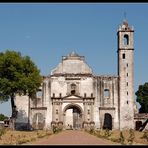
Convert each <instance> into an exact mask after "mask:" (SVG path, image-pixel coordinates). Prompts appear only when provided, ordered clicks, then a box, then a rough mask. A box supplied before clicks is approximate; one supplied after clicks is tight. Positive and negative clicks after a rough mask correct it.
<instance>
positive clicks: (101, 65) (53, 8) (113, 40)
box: [0, 3, 148, 116]
mask: <svg viewBox="0 0 148 148" xmlns="http://www.w3.org/2000/svg"><path fill="white" fill-rule="evenodd" d="M125 18H126V19H127V20H128V23H129V25H130V26H134V30H135V32H134V91H135V92H136V91H137V90H138V87H139V85H143V84H144V83H145V82H148V79H147V78H148V68H146V67H147V66H146V65H147V64H148V38H147V35H148V3H0V52H5V51H6V50H15V51H19V52H21V54H22V56H26V55H27V56H30V57H31V59H32V61H33V62H34V63H35V64H36V65H37V67H38V68H39V69H40V73H41V75H44V76H47V75H49V74H50V72H51V70H52V69H54V68H55V67H56V66H57V65H58V64H59V62H61V58H62V56H66V55H68V54H69V53H71V52H72V51H75V52H76V53H77V54H79V55H81V56H85V60H86V62H87V64H88V65H89V66H90V67H91V68H92V70H93V72H94V74H95V75H103V74H105V75H117V30H118V27H119V25H120V24H122V22H123V20H124V19H125ZM135 99H136V96H135ZM0 113H3V114H5V115H7V116H11V106H10V101H9V102H6V103H2V104H0Z"/></svg>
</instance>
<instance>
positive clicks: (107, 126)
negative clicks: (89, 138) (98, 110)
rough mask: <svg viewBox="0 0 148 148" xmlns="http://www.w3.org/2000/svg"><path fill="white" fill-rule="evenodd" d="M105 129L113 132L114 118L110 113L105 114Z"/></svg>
mask: <svg viewBox="0 0 148 148" xmlns="http://www.w3.org/2000/svg"><path fill="white" fill-rule="evenodd" d="M103 129H109V130H112V116H111V115H110V114H109V113H105V115H104V124H103Z"/></svg>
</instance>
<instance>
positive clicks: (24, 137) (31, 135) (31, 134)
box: [0, 129, 52, 145]
mask: <svg viewBox="0 0 148 148" xmlns="http://www.w3.org/2000/svg"><path fill="white" fill-rule="evenodd" d="M51 134H52V131H47V130H46V131H45V130H37V131H13V130H10V129H9V130H6V131H5V133H4V134H3V135H2V136H1V139H0V144H1V145H5V144H7V145H18V144H23V143H27V142H32V141H35V140H37V139H38V138H42V137H45V136H49V135H51Z"/></svg>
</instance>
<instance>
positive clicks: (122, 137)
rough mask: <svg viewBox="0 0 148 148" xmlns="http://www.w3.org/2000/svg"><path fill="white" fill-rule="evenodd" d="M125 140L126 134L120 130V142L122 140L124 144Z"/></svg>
mask: <svg viewBox="0 0 148 148" xmlns="http://www.w3.org/2000/svg"><path fill="white" fill-rule="evenodd" d="M124 141H125V138H124V136H123V133H122V131H120V137H119V142H120V143H121V144H124Z"/></svg>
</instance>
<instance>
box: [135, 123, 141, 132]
mask: <svg viewBox="0 0 148 148" xmlns="http://www.w3.org/2000/svg"><path fill="white" fill-rule="evenodd" d="M141 127H142V121H136V130H137V131H138V130H139V129H140V128H141Z"/></svg>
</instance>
